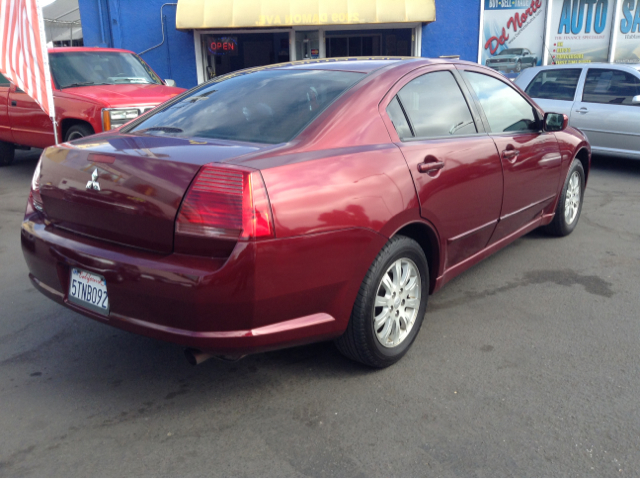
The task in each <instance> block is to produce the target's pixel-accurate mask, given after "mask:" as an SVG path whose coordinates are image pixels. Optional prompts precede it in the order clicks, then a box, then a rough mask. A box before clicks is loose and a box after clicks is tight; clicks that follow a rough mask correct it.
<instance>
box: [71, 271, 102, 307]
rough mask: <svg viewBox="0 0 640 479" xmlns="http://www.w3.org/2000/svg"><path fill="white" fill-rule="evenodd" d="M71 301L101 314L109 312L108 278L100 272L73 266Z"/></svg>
mask: <svg viewBox="0 0 640 479" xmlns="http://www.w3.org/2000/svg"><path fill="white" fill-rule="evenodd" d="M69 301H71V302H72V303H75V304H77V305H80V306H83V307H85V308H88V309H90V310H92V311H95V312H97V313H100V314H109V295H108V294H107V282H106V280H105V279H104V278H103V277H102V276H100V275H98V274H94V273H89V272H88V271H84V270H82V269H78V268H72V269H71V281H70V283H69Z"/></svg>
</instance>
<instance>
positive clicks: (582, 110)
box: [576, 106, 589, 113]
mask: <svg viewBox="0 0 640 479" xmlns="http://www.w3.org/2000/svg"><path fill="white" fill-rule="evenodd" d="M576 113H589V109H588V108H587V107H586V106H583V107H582V108H580V109H579V110H576Z"/></svg>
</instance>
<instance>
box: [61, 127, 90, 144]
mask: <svg viewBox="0 0 640 479" xmlns="http://www.w3.org/2000/svg"><path fill="white" fill-rule="evenodd" d="M94 133H95V132H94V131H93V128H91V126H89V125H84V124H82V123H79V124H77V125H73V126H72V127H71V128H69V130H68V131H67V134H66V135H65V137H64V141H73V140H78V139H80V138H84V137H85V136H89V135H93V134H94Z"/></svg>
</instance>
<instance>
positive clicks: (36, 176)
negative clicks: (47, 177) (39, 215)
mask: <svg viewBox="0 0 640 479" xmlns="http://www.w3.org/2000/svg"><path fill="white" fill-rule="evenodd" d="M41 168H42V158H40V159H39V160H38V164H37V165H36V169H35V171H34V172H33V178H32V179H31V193H30V194H29V200H30V201H31V204H32V205H33V207H34V208H35V209H36V210H38V211H42V210H43V207H42V196H41V195H40V170H41Z"/></svg>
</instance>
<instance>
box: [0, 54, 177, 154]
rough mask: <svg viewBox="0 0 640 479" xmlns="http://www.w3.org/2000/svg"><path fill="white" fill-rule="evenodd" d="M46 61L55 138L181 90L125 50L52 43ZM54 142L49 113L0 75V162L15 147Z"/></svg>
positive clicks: (106, 123)
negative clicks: (61, 45)
mask: <svg viewBox="0 0 640 479" xmlns="http://www.w3.org/2000/svg"><path fill="white" fill-rule="evenodd" d="M49 66H50V68H51V80H52V84H53V85H52V86H53V97H54V103H55V106H56V120H57V122H58V138H59V139H60V141H71V140H75V139H78V138H81V137H83V136H88V135H92V134H94V133H98V132H101V131H106V130H111V129H113V128H117V127H119V126H121V125H123V124H125V123H127V122H129V121H130V120H131V119H133V118H135V117H137V116H138V115H140V114H142V113H144V112H146V111H147V110H150V109H152V108H154V107H155V106H156V105H158V104H160V103H162V102H164V101H166V100H168V99H169V98H171V97H173V96H175V95H178V94H180V93H182V92H183V91H184V89H183V88H176V87H175V86H168V84H171V83H173V81H172V80H166V81H163V80H161V79H160V77H158V75H157V74H156V73H155V72H154V71H153V70H152V69H151V68H150V67H149V65H147V64H146V63H145V62H144V61H143V60H142V59H141V58H140V57H138V56H137V55H136V54H135V53H133V52H130V51H128V50H119V49H113V48H51V49H49ZM174 84H175V83H174ZM54 143H55V139H54V135H53V124H52V122H51V119H50V118H49V117H48V116H47V115H46V114H45V113H44V111H42V109H41V108H40V106H39V105H38V104H37V103H36V102H35V101H34V100H32V99H31V98H30V97H29V96H27V95H26V94H25V93H24V92H22V91H21V90H20V89H18V88H17V87H16V86H15V85H13V84H11V83H10V82H9V81H8V80H7V79H6V78H5V77H3V76H2V75H0V166H3V165H8V164H10V163H11V162H12V161H13V156H14V151H15V149H16V148H29V147H36V148H45V147H47V146H50V145H53V144H54Z"/></svg>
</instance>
